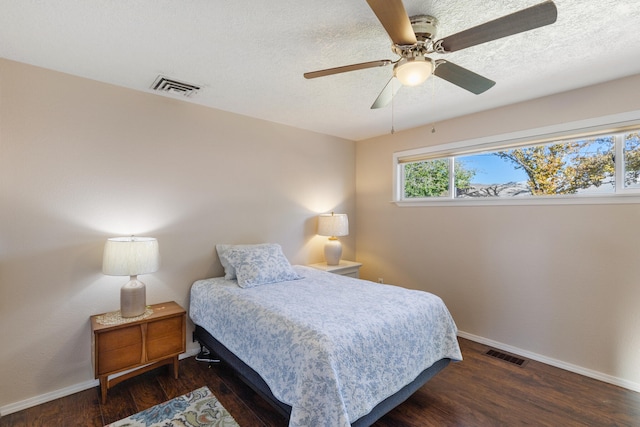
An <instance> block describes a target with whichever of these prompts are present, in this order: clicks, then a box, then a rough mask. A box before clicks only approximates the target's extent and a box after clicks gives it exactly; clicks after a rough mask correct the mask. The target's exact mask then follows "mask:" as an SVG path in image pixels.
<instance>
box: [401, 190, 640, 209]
mask: <svg viewBox="0 0 640 427" xmlns="http://www.w3.org/2000/svg"><path fill="white" fill-rule="evenodd" d="M391 203H395V204H396V206H399V207H432V206H433V207H435V206H440V207H441V206H540V205H618V204H629V203H640V194H638V193H634V194H624V195H621V194H606V195H605V194H603V195H599V196H594V195H589V196H580V195H574V196H565V197H563V196H538V197H513V198H492V199H448V198H441V199H430V200H428V199H419V200H397V201H392V202H391Z"/></svg>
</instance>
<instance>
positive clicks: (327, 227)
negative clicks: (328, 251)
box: [318, 213, 349, 237]
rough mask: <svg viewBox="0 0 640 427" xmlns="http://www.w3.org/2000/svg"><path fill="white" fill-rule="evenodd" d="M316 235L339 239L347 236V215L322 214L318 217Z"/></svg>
mask: <svg viewBox="0 0 640 427" xmlns="http://www.w3.org/2000/svg"><path fill="white" fill-rule="evenodd" d="M318 234H319V235H321V236H331V237H340V236H347V235H348V234H349V218H348V217H347V214H334V213H330V214H322V215H320V216H319V217H318Z"/></svg>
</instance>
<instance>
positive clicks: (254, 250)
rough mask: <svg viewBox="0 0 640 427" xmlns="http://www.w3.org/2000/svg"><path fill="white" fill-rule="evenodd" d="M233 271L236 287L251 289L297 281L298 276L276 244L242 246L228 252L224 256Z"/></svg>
mask: <svg viewBox="0 0 640 427" xmlns="http://www.w3.org/2000/svg"><path fill="white" fill-rule="evenodd" d="M225 256H226V258H227V261H228V262H229V264H230V265H231V266H232V267H233V268H234V269H235V271H236V276H237V278H238V286H240V287H241V288H251V287H253V286H260V285H266V284H269V283H277V282H284V281H287V280H298V279H301V278H302V277H300V276H298V275H297V274H296V272H295V271H294V270H293V268H292V267H291V264H289V261H288V260H287V258H286V257H285V256H284V254H283V253H282V248H281V247H280V245H278V244H275V243H274V244H265V245H255V246H244V247H239V246H236V247H235V248H233V249H231V250H229V251H228V252H227V253H226V254H225ZM225 277H226V276H225Z"/></svg>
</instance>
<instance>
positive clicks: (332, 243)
mask: <svg viewBox="0 0 640 427" xmlns="http://www.w3.org/2000/svg"><path fill="white" fill-rule="evenodd" d="M340 257H342V243H340V240H338V239H337V238H335V237H329V240H327V243H325V244H324V260H325V261H326V262H327V265H338V264H340Z"/></svg>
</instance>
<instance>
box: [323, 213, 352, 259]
mask: <svg viewBox="0 0 640 427" xmlns="http://www.w3.org/2000/svg"><path fill="white" fill-rule="evenodd" d="M318 234H319V235H321V236H329V239H328V240H327V243H325V245H324V259H325V261H326V262H327V265H338V264H340V257H341V256H342V244H341V243H340V240H338V237H340V236H347V235H348V234H349V218H347V214H334V213H333V212H331V213H330V214H322V215H320V216H319V217H318Z"/></svg>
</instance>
